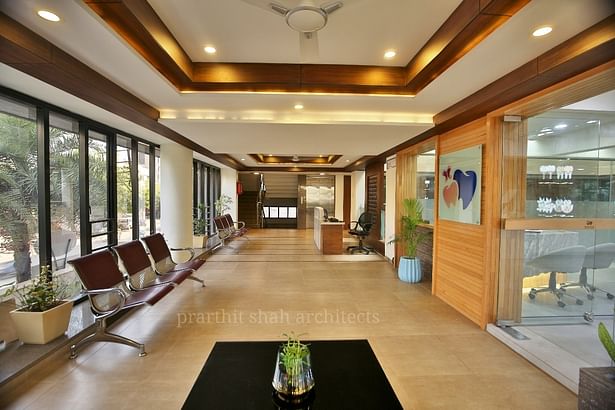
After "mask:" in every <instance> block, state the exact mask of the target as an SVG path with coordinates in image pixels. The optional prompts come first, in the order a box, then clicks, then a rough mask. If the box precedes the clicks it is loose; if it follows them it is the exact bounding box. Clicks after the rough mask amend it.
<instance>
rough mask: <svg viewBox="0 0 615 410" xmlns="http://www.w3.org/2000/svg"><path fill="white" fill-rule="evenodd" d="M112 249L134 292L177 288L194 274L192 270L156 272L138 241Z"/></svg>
mask: <svg viewBox="0 0 615 410" xmlns="http://www.w3.org/2000/svg"><path fill="white" fill-rule="evenodd" d="M112 249H113V251H114V252H115V253H116V254H117V256H118V258H119V260H120V261H121V262H122V265H123V266H124V269H125V271H126V273H127V274H128V286H129V287H130V288H131V289H132V290H141V289H144V288H147V287H150V286H158V285H161V284H170V285H173V286H176V285H179V284H180V283H182V282H183V281H184V280H185V279H186V278H187V277H189V276H190V275H191V274H192V273H193V272H194V271H193V270H192V269H184V270H177V271H170V272H168V273H164V274H161V273H158V272H156V270H155V269H154V268H152V263H151V261H150V259H149V256H147V252H146V251H145V248H144V247H143V244H142V243H141V242H140V241H138V240H134V241H130V242H126V243H124V244H121V245H117V246H114V247H113V248H112Z"/></svg>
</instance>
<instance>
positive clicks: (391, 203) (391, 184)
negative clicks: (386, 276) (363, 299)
mask: <svg viewBox="0 0 615 410" xmlns="http://www.w3.org/2000/svg"><path fill="white" fill-rule="evenodd" d="M394 158H395V156H394V155H393V156H392V157H389V158H387V175H386V198H385V203H386V213H385V229H384V238H385V239H384V256H386V257H387V258H388V259H389V260H391V259H393V258H394V257H395V244H394V243H389V242H390V241H391V240H392V239H393V238H395V190H396V188H397V172H396V171H397V167H396V166H394V165H395V161H391V159H394Z"/></svg>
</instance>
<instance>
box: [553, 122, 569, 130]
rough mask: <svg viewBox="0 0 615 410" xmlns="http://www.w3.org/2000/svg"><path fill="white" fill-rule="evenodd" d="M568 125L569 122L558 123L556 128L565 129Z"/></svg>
mask: <svg viewBox="0 0 615 410" xmlns="http://www.w3.org/2000/svg"><path fill="white" fill-rule="evenodd" d="M566 127H568V124H563V123H562V124H557V125H556V126H555V127H553V128H555V129H556V130H563V129H564V128H566Z"/></svg>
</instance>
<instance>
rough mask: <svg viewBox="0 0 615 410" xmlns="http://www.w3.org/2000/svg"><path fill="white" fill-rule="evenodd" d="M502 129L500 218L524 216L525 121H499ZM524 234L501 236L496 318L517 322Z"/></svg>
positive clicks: (504, 234)
mask: <svg viewBox="0 0 615 410" xmlns="http://www.w3.org/2000/svg"><path fill="white" fill-rule="evenodd" d="M500 126H501V129H502V132H501V135H502V167H501V168H502V184H501V185H502V199H501V211H502V213H501V217H502V218H523V217H524V216H525V198H526V175H527V120H523V121H522V122H500ZM524 241H525V233H524V231H508V232H506V231H504V232H502V236H501V254H500V263H499V265H500V266H499V281H498V284H497V289H498V301H497V319H498V320H499V321H510V322H514V323H519V322H520V321H521V302H522V291H523V265H524Z"/></svg>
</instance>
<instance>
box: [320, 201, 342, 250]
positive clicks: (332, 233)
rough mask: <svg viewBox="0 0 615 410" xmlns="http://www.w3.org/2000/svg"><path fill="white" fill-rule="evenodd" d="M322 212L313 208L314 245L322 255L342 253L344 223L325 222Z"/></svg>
mask: <svg viewBox="0 0 615 410" xmlns="http://www.w3.org/2000/svg"><path fill="white" fill-rule="evenodd" d="M323 215H324V211H323V209H322V208H320V207H316V208H314V243H315V244H316V247H317V248H318V249H320V251H321V252H322V253H323V254H324V255H340V254H342V253H344V222H343V221H338V222H325V221H324V216H323Z"/></svg>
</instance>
